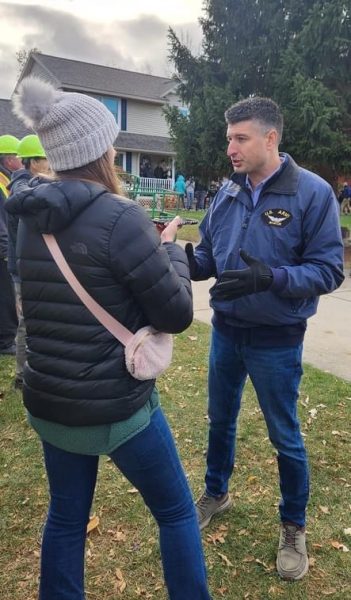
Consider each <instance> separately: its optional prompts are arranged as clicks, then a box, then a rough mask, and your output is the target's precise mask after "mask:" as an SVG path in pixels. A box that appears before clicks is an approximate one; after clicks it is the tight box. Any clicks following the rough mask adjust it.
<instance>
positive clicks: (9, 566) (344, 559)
mask: <svg viewBox="0 0 351 600" xmlns="http://www.w3.org/2000/svg"><path fill="white" fill-rule="evenodd" d="M208 340H209V327H208V326H206V325H204V324H202V323H199V322H194V324H193V325H192V327H191V328H190V329H188V330H187V331H186V332H185V333H183V334H181V335H177V336H176V339H175V353H174V361H173V364H172V367H171V368H170V369H169V370H168V371H167V373H166V374H165V375H164V376H163V377H162V378H161V379H160V380H159V389H160V393H161V398H162V404H163V407H164V410H165V413H166V415H167V417H168V420H169V422H170V424H171V427H172V430H173V433H174V436H175V438H176V441H177V445H178V447H179V451H180V454H181V457H182V460H183V464H184V467H185V470H186V472H187V474H188V476H189V480H190V483H191V486H192V489H193V492H194V495H195V496H197V495H198V494H200V493H201V491H202V489H203V475H204V469H205V456H204V453H205V450H206V441H207V419H206V377H207V356H208ZM14 376H15V370H14V360H13V359H12V358H5V357H1V358H0V423H1V425H0V427H1V435H0V460H1V480H0V486H1V489H0V492H1V493H0V509H1V515H2V518H1V522H0V527H1V532H0V533H1V540H2V552H1V555H0V573H1V575H0V587H1V589H2V590H3V591H2V593H1V598H2V600H23V598H26V600H35V599H36V598H37V592H36V590H37V579H38V573H39V551H40V535H41V528H42V523H43V520H44V518H45V512H46V506H47V491H46V478H45V472H44V467H43V462H42V456H41V448H40V444H39V441H38V439H37V436H36V434H35V433H34V432H33V431H32V430H31V429H30V428H29V426H28V425H27V423H26V417H25V413H24V409H23V407H22V403H21V398H20V394H19V393H18V392H15V391H14V390H13V387H12V381H13V378H14ZM282 384H283V382H282ZM350 399H351V385H350V383H348V382H346V381H343V380H340V379H338V378H337V377H334V376H332V375H330V374H326V373H323V372H321V371H318V370H316V369H314V368H312V367H309V366H305V374H304V378H303V383H302V388H301V395H300V401H299V414H300V420H301V425H302V430H303V432H304V434H305V436H306V438H305V439H306V444H307V448H308V452H309V456H310V466H311V482H312V494H311V501H310V505H309V511H308V513H309V519H308V547H309V554H310V557H311V559H312V566H311V570H310V573H309V574H308V576H307V577H306V578H305V579H304V580H302V581H301V582H296V583H293V584H291V583H287V582H283V581H281V580H280V579H279V578H278V576H277V575H276V573H275V568H274V561H275V553H276V545H277V536H278V518H277V503H278V500H279V490H278V479H277V467H276V461H275V454H274V451H273V449H272V447H271V445H270V443H269V441H268V439H267V432H266V428H265V425H264V421H263V418H262V416H261V413H260V411H259V410H258V407H257V402H256V400H255V395H254V392H253V389H252V386H251V384H250V383H249V384H248V385H247V386H246V391H245V395H244V400H243V407H242V411H241V416H240V423H239V431H238V444H237V465H236V469H235V474H234V476H233V477H232V480H231V493H232V494H233V497H234V506H233V508H232V509H231V510H230V511H229V512H227V513H224V514H223V515H222V516H219V517H217V518H216V519H214V520H213V522H212V524H211V526H210V527H209V528H207V529H206V530H205V531H204V533H203V541H204V548H205V553H206V560H207V565H208V574H209V583H210V588H211V591H212V594H213V598H214V599H215V600H218V599H220V598H226V599H227V600H234V599H235V600H236V599H238V600H239V599H240V600H241V599H245V598H248V599H250V600H267V599H270V598H273V599H275V598H277V599H288V598H289V599H291V600H317V599H318V600H320V599H321V598H323V597H328V596H330V597H331V598H333V600H341V599H343V600H347V599H349V598H350V597H351V581H350V553H347V552H345V551H343V547H344V549H345V548H350V549H351V537H350V535H349V534H348V533H345V531H344V530H345V529H346V530H347V529H349V528H351V516H350V509H351V495H350V489H351V485H350V480H349V477H350V470H351V469H350V467H351V464H350V432H349V429H348V424H349V423H350V417H351V409H350ZM312 409H316V411H317V412H316V414H315V413H314V411H312V414H311V413H310V411H311V410H312ZM94 512H95V513H96V514H97V515H98V516H99V518H100V524H99V527H98V528H96V529H94V530H93V531H92V532H91V533H90V534H89V536H88V542H87V561H86V562H87V576H86V580H87V600H115V599H116V598H117V597H119V595H120V594H119V591H118V590H119V589H120V581H121V580H120V579H119V577H120V576H121V574H122V577H123V579H124V581H125V583H126V588H125V590H124V591H123V593H122V594H121V596H122V597H123V598H125V599H126V600H132V599H133V600H135V599H137V598H139V597H140V598H155V599H156V600H165V598H166V594H165V590H164V587H163V583H162V573H161V568H160V561H159V551H158V542H157V530H156V527H155V524H154V523H153V520H152V519H151V517H150V515H149V514H148V512H147V510H146V509H145V507H144V505H143V502H142V501H141V499H140V497H139V494H137V493H133V489H132V486H131V485H130V484H129V483H128V481H126V480H125V479H124V478H123V477H122V476H121V475H120V474H119V473H118V472H117V471H116V469H115V467H114V466H112V464H111V462H109V460H108V459H107V458H106V457H102V458H101V461H100V472H99V479H98V485H97V489H96V495H95V500H94ZM337 543H338V544H340V549H339V550H338V549H336V548H335V547H334V546H335V545H337ZM333 544H334V546H333ZM117 569H120V571H117ZM186 600H192V599H186Z"/></svg>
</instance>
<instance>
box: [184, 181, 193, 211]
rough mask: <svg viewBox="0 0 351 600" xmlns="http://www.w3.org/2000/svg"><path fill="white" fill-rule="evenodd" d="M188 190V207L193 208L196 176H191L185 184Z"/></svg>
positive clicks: (188, 208) (186, 190)
mask: <svg viewBox="0 0 351 600" xmlns="http://www.w3.org/2000/svg"><path fill="white" fill-rule="evenodd" d="M185 192H186V209H187V210H191V209H192V206H193V202H194V194H195V180H194V177H189V179H187V181H186V184H185Z"/></svg>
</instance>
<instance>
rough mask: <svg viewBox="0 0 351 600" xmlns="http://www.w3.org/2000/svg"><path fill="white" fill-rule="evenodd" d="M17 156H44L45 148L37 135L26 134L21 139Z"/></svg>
mask: <svg viewBox="0 0 351 600" xmlns="http://www.w3.org/2000/svg"><path fill="white" fill-rule="evenodd" d="M17 156H18V157H19V158H46V154H45V150H44V148H43V146H42V145H41V143H40V140H39V138H38V136H37V135H34V134H33V135H26V136H25V137H24V138H22V139H21V141H20V143H19V145H18V148H17Z"/></svg>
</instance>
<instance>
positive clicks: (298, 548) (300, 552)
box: [276, 523, 308, 580]
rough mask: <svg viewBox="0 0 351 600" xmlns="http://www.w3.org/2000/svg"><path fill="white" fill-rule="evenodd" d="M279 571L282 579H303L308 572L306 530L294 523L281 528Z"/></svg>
mask: <svg viewBox="0 0 351 600" xmlns="http://www.w3.org/2000/svg"><path fill="white" fill-rule="evenodd" d="M276 564H277V571H278V574H279V575H280V577H282V579H290V580H298V579H302V577H303V576H304V575H306V573H307V571H308V556H307V550H306V534H305V528H304V527H299V526H298V525H295V524H294V523H282V524H281V526H280V537H279V548H278V554H277V563H276Z"/></svg>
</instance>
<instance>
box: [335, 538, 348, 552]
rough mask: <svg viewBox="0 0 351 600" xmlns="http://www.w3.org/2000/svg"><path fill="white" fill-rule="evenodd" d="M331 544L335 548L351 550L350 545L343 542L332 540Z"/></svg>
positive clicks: (344, 550)
mask: <svg viewBox="0 0 351 600" xmlns="http://www.w3.org/2000/svg"><path fill="white" fill-rule="evenodd" d="M331 545H332V546H333V548H335V550H342V551H343V552H350V551H349V549H348V547H347V546H345V545H344V544H342V543H341V542H336V541H333V542H331Z"/></svg>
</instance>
